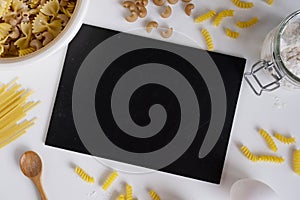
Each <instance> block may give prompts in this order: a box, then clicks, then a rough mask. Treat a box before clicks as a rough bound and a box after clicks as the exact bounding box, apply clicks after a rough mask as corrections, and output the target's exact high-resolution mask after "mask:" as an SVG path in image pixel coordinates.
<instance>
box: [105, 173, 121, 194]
mask: <svg viewBox="0 0 300 200" xmlns="http://www.w3.org/2000/svg"><path fill="white" fill-rule="evenodd" d="M118 176H119V174H118V172H116V171H115V172H112V173H111V174H110V175H109V176H108V177H107V179H106V180H105V181H104V183H103V185H102V189H103V190H104V191H106V190H108V188H109V187H110V186H111V185H112V184H113V182H114V181H115V180H116V179H117V177H118Z"/></svg>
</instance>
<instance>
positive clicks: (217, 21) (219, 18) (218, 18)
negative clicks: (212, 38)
mask: <svg viewBox="0 0 300 200" xmlns="http://www.w3.org/2000/svg"><path fill="white" fill-rule="evenodd" d="M233 16H234V10H223V11H221V12H219V13H218V14H217V16H216V17H215V19H214V21H213V24H214V25H215V26H219V25H220V24H221V22H222V20H223V19H224V18H225V17H233Z"/></svg>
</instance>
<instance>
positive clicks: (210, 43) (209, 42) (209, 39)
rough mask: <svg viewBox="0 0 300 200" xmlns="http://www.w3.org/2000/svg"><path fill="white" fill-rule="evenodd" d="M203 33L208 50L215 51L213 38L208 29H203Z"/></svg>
mask: <svg viewBox="0 0 300 200" xmlns="http://www.w3.org/2000/svg"><path fill="white" fill-rule="evenodd" d="M201 33H202V35H203V37H204V39H205V42H206V45H207V50H208V51H213V50H214V43H213V40H212V37H211V35H210V33H209V32H208V31H207V30H206V29H202V30H201Z"/></svg>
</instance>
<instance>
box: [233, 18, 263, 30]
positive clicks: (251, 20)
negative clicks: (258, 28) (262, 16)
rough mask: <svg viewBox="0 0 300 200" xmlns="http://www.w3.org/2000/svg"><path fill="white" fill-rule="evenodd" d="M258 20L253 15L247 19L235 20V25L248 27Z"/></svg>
mask: <svg viewBox="0 0 300 200" xmlns="http://www.w3.org/2000/svg"><path fill="white" fill-rule="evenodd" d="M257 22H258V17H253V18H251V19H249V20H248V21H238V22H236V25H237V27H239V28H249V27H251V26H253V25H255V24H256V23H257Z"/></svg>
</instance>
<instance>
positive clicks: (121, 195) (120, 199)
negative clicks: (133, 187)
mask: <svg viewBox="0 0 300 200" xmlns="http://www.w3.org/2000/svg"><path fill="white" fill-rule="evenodd" d="M117 200H125V195H124V194H120V195H119V196H118V198H117Z"/></svg>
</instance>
